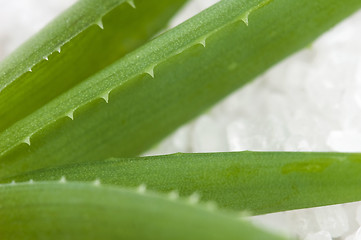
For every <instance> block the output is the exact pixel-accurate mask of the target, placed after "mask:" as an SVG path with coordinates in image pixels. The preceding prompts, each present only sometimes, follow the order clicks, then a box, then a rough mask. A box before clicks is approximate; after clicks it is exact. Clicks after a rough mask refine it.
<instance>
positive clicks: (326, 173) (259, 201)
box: [0, 152, 361, 214]
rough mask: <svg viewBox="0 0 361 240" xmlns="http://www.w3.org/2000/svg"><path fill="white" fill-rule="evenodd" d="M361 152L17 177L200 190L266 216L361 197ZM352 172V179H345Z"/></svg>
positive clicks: (175, 160)
mask: <svg viewBox="0 0 361 240" xmlns="http://www.w3.org/2000/svg"><path fill="white" fill-rule="evenodd" d="M360 171H361V154H352V153H310V152H297V153H296V152H233V153H204V154H173V155H165V156H154V157H143V158H129V159H109V160H106V161H101V162H88V163H81V164H72V165H67V166H62V167H58V168H53V169H44V170H38V171H34V172H31V173H27V174H24V175H20V176H15V177H12V178H8V179H2V180H0V182H2V183H10V182H11V181H14V180H15V181H28V180H29V179H33V180H36V181H44V180H59V179H61V178H63V179H64V178H66V179H68V180H71V181H93V180H94V179H100V180H101V182H102V183H104V184H112V185H120V186H127V187H136V186H138V185H141V184H145V185H146V186H147V188H149V189H151V190H155V191H158V192H170V191H177V192H178V193H179V195H180V196H189V195H191V194H192V193H194V192H196V193H198V194H199V195H200V197H201V199H202V200H204V201H215V202H216V203H217V204H218V205H219V206H220V207H222V208H227V209H231V210H237V211H240V210H246V211H249V212H250V213H252V214H264V213H270V212H278V211H284V210H291V209H299V208H308V207H317V206H322V205H330V204H337V203H345V202H352V201H360V200H361V192H360V191H359V189H360V187H361V182H360V180H361V178H360V174H359V172H360ZM345 176H347V177H345Z"/></svg>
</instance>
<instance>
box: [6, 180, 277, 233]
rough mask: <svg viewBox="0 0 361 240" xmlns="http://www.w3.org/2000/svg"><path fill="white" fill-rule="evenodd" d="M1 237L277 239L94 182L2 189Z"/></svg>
mask: <svg viewBox="0 0 361 240" xmlns="http://www.w3.org/2000/svg"><path fill="white" fill-rule="evenodd" d="M0 202H1V211H0V226H1V227H0V236H1V237H2V238H3V239H9V240H10V239H129V240H131V239H134V240H135V239H144V240H146V239H151V240H153V239H159V240H162V239H164V240H165V239H167V240H168V239H182V240H183V239H195V240H199V239H230V240H231V239H244V240H260V239H269V240H273V239H274V240H281V239H283V238H281V237H278V236H275V235H272V234H268V233H265V232H264V231H262V230H258V229H257V228H255V227H253V226H252V225H251V224H249V223H247V222H244V221H242V220H240V219H237V218H236V216H234V215H231V214H224V213H218V212H216V211H212V210H209V209H207V207H206V206H205V205H199V204H195V203H191V202H189V201H187V200H179V199H171V198H169V197H168V198H166V197H165V196H158V195H156V194H154V193H148V192H144V188H143V187H140V188H139V189H138V192H136V191H134V190H125V189H119V188H112V187H104V186H101V185H99V183H98V182H95V183H94V184H84V183H65V182H40V183H32V182H29V183H24V184H10V185H1V186H0Z"/></svg>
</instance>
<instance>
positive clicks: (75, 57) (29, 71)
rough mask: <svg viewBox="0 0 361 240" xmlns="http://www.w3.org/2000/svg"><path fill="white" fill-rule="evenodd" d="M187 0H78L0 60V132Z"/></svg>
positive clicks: (154, 28)
mask: <svg viewBox="0 0 361 240" xmlns="http://www.w3.org/2000/svg"><path fill="white" fill-rule="evenodd" d="M184 2H186V0H157V1H149V0H135V1H133V0H111V1H109V0H107V1H101V0H80V1H78V2H77V3H76V4H75V5H74V6H72V7H71V8H69V9H68V10H67V11H66V12H64V13H63V14H62V15H60V16H59V17H58V18H56V19H55V20H54V21H53V22H52V23H50V24H49V25H48V26H46V27H45V28H44V29H43V30H42V31H41V32H39V33H38V34H37V35H35V36H34V37H33V38H31V39H30V40H29V41H28V42H26V43H25V44H24V45H23V46H22V47H20V48H19V49H18V50H17V51H15V52H14V53H13V54H12V55H11V56H10V57H9V58H8V59H6V60H5V61H4V62H2V63H1V64H0V73H1V75H0V132H1V131H3V130H4V129H6V128H7V127H9V126H10V125H12V124H14V123H15V122H16V121H18V120H20V119H22V118H23V117H25V116H27V115H28V114H30V113H32V112H33V111H35V110H36V109H38V108H40V107H41V106H43V105H44V104H46V103H47V102H49V101H50V100H51V99H53V98H55V97H57V96H58V95H60V94H61V93H63V92H65V91H67V90H68V89H70V88H72V87H73V86H75V85H76V84H78V83H79V82H82V81H83V80H85V79H86V78H87V77H89V76H91V75H93V74H94V73H96V72H98V71H99V70H101V69H103V68H104V67H106V66H108V65H109V64H111V63H113V62H114V61H115V60H117V59H118V58H120V57H121V56H124V55H125V54H126V53H128V52H130V51H132V50H134V49H135V48H137V47H138V46H140V45H142V44H143V43H145V42H146V41H147V40H149V38H151V37H152V36H153V35H154V34H155V33H157V32H158V31H159V30H160V29H162V28H164V27H165V26H166V24H167V22H168V20H169V19H170V18H171V17H172V16H173V14H174V13H175V12H176V11H177V10H178V9H179V7H180V6H182V4H183V3H184Z"/></svg>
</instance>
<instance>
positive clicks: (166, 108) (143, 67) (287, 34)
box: [0, 0, 361, 177]
mask: <svg viewBox="0 0 361 240" xmlns="http://www.w3.org/2000/svg"><path fill="white" fill-rule="evenodd" d="M360 6H361V2H360V1H358V0H347V1H343V2H342V3H341V2H340V1H336V0H332V1H329V0H317V1H314V0H302V1H288V0H273V1H270V0H266V1H260V0H252V1H242V0H228V1H221V2H219V3H218V4H216V5H214V6H213V7H211V8H209V9H207V10H206V11H203V12H202V13H200V14H198V15H197V16H195V17H193V18H191V19H190V20H188V21H187V22H185V23H183V24H181V25H179V26H178V27H176V28H174V29H172V30H170V31H168V32H166V33H164V34H162V35H160V36H159V37H157V38H156V39H154V40H152V41H151V42H149V43H147V44H145V45H143V46H142V47H140V48H138V49H137V50H135V51H133V52H132V53H130V54H128V55H126V56H125V57H123V58H122V59H120V60H119V61H117V62H115V63H114V64H112V65H111V66H109V67H108V68H106V69H104V70H103V71H101V72H99V73H98V74H96V75H94V76H93V77H91V78H89V79H88V80H87V81H84V82H82V83H81V84H79V85H77V86H75V87H74V88H72V89H70V90H69V91H67V92H66V93H64V94H63V95H61V96H60V97H58V98H56V99H54V101H52V102H50V103H49V104H47V105H45V106H44V107H42V108H41V109H39V110H38V111H36V112H34V113H33V114H31V115H29V116H27V117H26V118H24V119H23V120H22V121H19V122H17V123H16V124H14V125H13V126H12V127H10V128H8V129H6V130H5V131H4V132H3V133H2V134H1V135H0V177H5V176H7V175H8V176H10V175H15V174H19V173H21V172H23V171H26V170H35V169H40V168H44V167H48V166H55V165H61V164H62V163H70V162H76V161H93V160H102V159H106V158H108V157H120V156H135V155H137V154H139V153H141V152H143V151H144V150H146V149H148V148H149V147H151V146H152V145H153V144H155V143H156V142H157V141H159V140H160V139H161V138H163V137H164V136H166V135H167V134H169V133H170V132H171V131H172V130H174V129H175V128H176V127H177V126H179V125H181V124H182V123H184V122H186V121H187V120H189V119H191V118H193V117H195V116H196V115H197V114H199V113H200V112H202V111H204V110H205V109H207V108H208V107H209V106H211V105H212V104H213V103H215V102H217V101H218V100H220V99H221V98H222V97H224V96H226V95H227V94H229V93H230V92H231V91H233V90H234V89H235V88H237V87H239V86H241V85H243V84H245V83H246V82H248V81H249V80H251V79H253V78H254V77H255V76H257V75H258V74H260V73H262V72H263V71H264V70H266V69H267V68H268V67H270V66H271V65H272V64H274V63H276V62H278V61H279V60H281V59H282V58H284V57H286V56H287V55H289V54H291V53H293V52H295V51H297V50H298V49H300V48H302V47H303V46H305V45H307V44H309V43H310V42H311V41H312V40H314V39H315V38H316V37H317V36H318V35H320V34H321V33H322V32H324V31H326V30H327V29H329V28H330V27H331V26H333V25H334V24H336V23H337V22H338V21H340V20H341V19H342V18H344V17H346V16H347V15H349V14H351V13H353V12H354V11H356V9H358V8H359V7H360ZM290 12H292V14H289V13H290ZM248 19H249V21H248ZM245 23H247V24H248V27H247V26H246V24H245ZM204 44H205V45H206V47H205V48H204ZM152 77H154V78H152Z"/></svg>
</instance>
